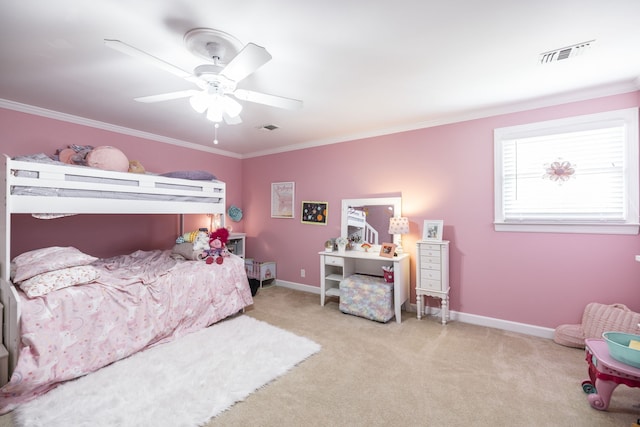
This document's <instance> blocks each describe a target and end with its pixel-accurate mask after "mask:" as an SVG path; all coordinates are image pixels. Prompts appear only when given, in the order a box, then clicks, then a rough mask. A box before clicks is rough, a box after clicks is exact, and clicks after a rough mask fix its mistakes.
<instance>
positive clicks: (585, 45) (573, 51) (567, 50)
mask: <svg viewBox="0 0 640 427" xmlns="http://www.w3.org/2000/svg"><path fill="white" fill-rule="evenodd" d="M594 43H595V40H589V41H588V42H582V43H578V44H574V45H572V46H567V47H563V48H560V49H555V50H550V51H548V52H544V53H541V54H540V63H541V64H548V63H550V62H557V61H561V60H563V59H568V58H573V57H574V56H579V55H584V54H585V53H586V52H587V51H588V50H589V49H591V46H593V44H594Z"/></svg>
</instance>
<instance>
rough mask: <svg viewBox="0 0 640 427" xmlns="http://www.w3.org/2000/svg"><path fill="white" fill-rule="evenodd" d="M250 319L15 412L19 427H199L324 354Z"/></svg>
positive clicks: (126, 363) (131, 361) (135, 359)
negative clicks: (313, 357)
mask: <svg viewBox="0 0 640 427" xmlns="http://www.w3.org/2000/svg"><path fill="white" fill-rule="evenodd" d="M319 350H320V346H319V345H318V344H316V343H315V342H313V341H311V340H309V339H307V338H304V337H300V336H297V335H295V334H292V333H290V332H287V331H285V330H282V329H279V328H276V327H275V326H271V325H269V324H267V323H265V322H262V321H259V320H256V319H254V318H252V317H249V316H246V315H243V316H239V317H236V318H234V319H230V320H226V321H223V322H221V323H218V324H216V325H213V326H211V327H209V328H207V329H204V330H202V331H199V332H196V333H193V334H190V335H188V336H186V337H183V338H180V339H178V340H176V341H173V342H171V343H168V344H163V345H159V346H157V347H154V348H151V349H149V350H146V351H144V352H141V353H138V354H135V355H133V356H131V357H129V358H127V359H124V360H121V361H119V362H116V363H114V364H112V365H110V366H107V367H106V368H103V369H101V370H99V371H97V372H94V373H92V374H89V375H87V376H84V377H82V378H79V379H77V380H74V381H70V382H68V383H65V384H63V385H61V386H59V387H58V388H56V389H54V390H51V391H50V392H49V393H47V394H45V395H43V396H40V397H39V398H37V399H36V400H33V401H31V402H28V403H25V404H23V405H21V406H20V407H18V408H17V409H16V410H15V411H14V422H15V423H16V425H17V426H29V427H34V426H47V427H53V426H65V427H68V426H74V427H78V426H92V427H94V426H109V427H112V426H136V427H138V426H154V427H158V426H171V427H175V426H198V425H202V424H204V423H206V422H207V421H208V420H210V419H211V418H212V417H215V416H216V415H218V414H219V413H220V412H222V411H224V410H226V409H228V408H229V407H231V406H232V405H233V404H234V403H236V402H238V401H240V400H243V399H244V398H246V397H247V396H248V395H249V394H251V393H252V392H253V391H255V390H256V389H258V388H260V387H262V386H263V385H265V384H267V383H268V382H270V381H272V380H274V379H275V378H277V377H279V376H281V375H283V374H285V373H286V372H287V371H289V370H290V369H291V368H293V367H294V366H295V365H297V364H298V363H300V362H301V361H303V360H304V359H306V358H307V357H309V356H311V355H312V354H314V353H316V352H318V351H319Z"/></svg>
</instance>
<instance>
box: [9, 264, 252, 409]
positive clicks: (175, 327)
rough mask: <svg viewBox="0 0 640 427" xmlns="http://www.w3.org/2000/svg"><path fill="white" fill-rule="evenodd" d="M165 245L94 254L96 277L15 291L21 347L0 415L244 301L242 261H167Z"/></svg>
mask: <svg viewBox="0 0 640 427" xmlns="http://www.w3.org/2000/svg"><path fill="white" fill-rule="evenodd" d="M169 255H170V251H151V252H143V251H138V252H134V253H133V254H131V255H126V256H120V257H115V258H110V259H107V260H100V261H98V262H96V263H94V264H93V265H95V266H96V267H98V268H100V269H101V274H100V278H99V279H98V280H97V281H96V282H94V283H90V284H87V285H82V286H73V287H69V288H65V289H60V290H57V291H54V292H51V293H49V294H47V295H45V296H44V297H40V298H34V299H29V298H27V297H26V296H25V295H24V294H22V292H19V294H20V298H21V302H20V304H21V307H22V323H21V324H22V328H21V336H22V348H21V350H20V356H19V358H18V365H17V366H16V369H15V371H14V372H13V374H12V376H11V379H10V381H9V383H8V384H6V385H5V386H4V387H3V388H2V389H0V413H6V412H8V411H11V410H12V409H14V408H15V407H16V406H17V405H18V404H20V403H22V402H25V401H27V400H30V399H32V398H34V397H36V396H38V395H40V394H43V393H45V392H46V391H48V390H50V389H51V388H53V387H55V386H56V385H57V384H58V383H60V382H62V381H67V380H70V379H73V378H77V377H79V376H82V375H85V374H87V373H89V372H93V371H95V370H97V369H99V368H101V367H103V366H105V365H108V364H110V363H112V362H114V361H116V360H119V359H122V358H124V357H127V356H129V355H131V354H133V353H136V352H138V351H140V350H143V349H145V348H147V347H150V346H153V345H157V344H160V343H163V342H168V341H172V340H174V339H176V338H178V337H180V336H183V335H185V334H188V333H190V332H194V331H196V330H199V329H202V328H204V327H207V326H209V325H211V324H212V323H215V322H217V321H219V320H221V319H224V318H225V317H228V316H230V315H232V314H235V313H237V312H238V311H240V310H242V308H244V307H246V306H248V305H251V304H252V303H253V300H252V298H251V290H250V288H249V284H248V281H247V276H246V273H245V271H244V260H243V259H242V258H239V257H237V256H233V255H232V256H231V257H229V258H225V260H224V262H223V263H222V264H221V265H218V264H215V263H214V264H206V263H204V262H202V261H177V262H176V261H174V260H173V259H171V258H170V257H169Z"/></svg>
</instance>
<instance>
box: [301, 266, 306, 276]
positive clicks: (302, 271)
mask: <svg viewBox="0 0 640 427" xmlns="http://www.w3.org/2000/svg"><path fill="white" fill-rule="evenodd" d="M305 274H307V273H306V271H304V268H303V269H301V270H300V277H304V276H305Z"/></svg>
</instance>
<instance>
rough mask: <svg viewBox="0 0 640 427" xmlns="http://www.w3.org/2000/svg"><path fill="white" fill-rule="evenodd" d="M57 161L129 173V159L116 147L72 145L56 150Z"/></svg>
mask: <svg viewBox="0 0 640 427" xmlns="http://www.w3.org/2000/svg"><path fill="white" fill-rule="evenodd" d="M54 158H55V159H57V160H59V161H61V162H63V163H68V164H70V165H82V166H89V167H92V168H98V169H103V170H110V171H119V172H127V171H129V159H127V156H126V155H125V154H124V153H123V152H122V151H120V150H119V149H117V148H115V147H111V146H108V145H102V146H99V147H93V146H92V145H77V144H71V145H69V146H67V147H66V148H60V149H58V150H56V154H55V156H54Z"/></svg>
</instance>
